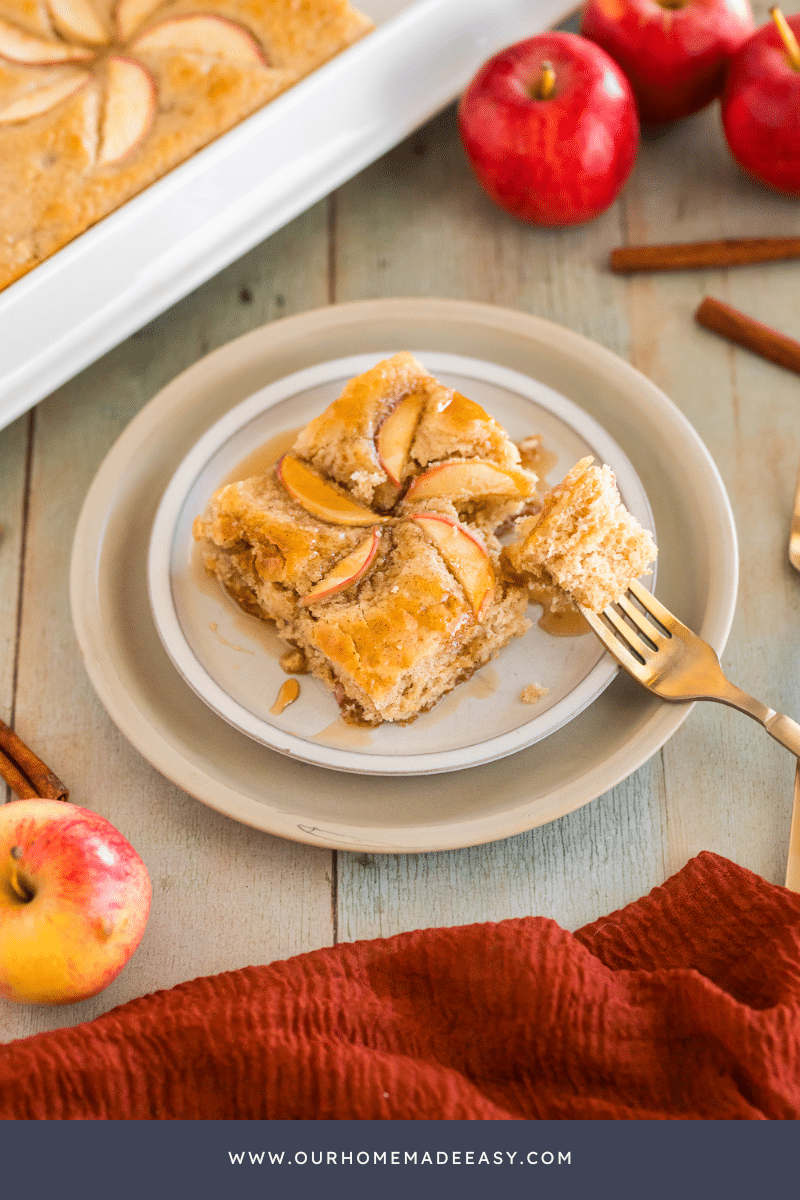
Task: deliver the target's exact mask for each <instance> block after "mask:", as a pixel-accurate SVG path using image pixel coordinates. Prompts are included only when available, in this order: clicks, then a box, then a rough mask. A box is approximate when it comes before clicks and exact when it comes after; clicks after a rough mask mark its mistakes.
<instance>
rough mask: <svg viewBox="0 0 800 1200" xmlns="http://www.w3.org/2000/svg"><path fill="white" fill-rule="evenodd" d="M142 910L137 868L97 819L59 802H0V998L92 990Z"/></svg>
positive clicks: (128, 945) (119, 959)
mask: <svg viewBox="0 0 800 1200" xmlns="http://www.w3.org/2000/svg"><path fill="white" fill-rule="evenodd" d="M149 910H150V879H149V876H148V874H147V869H146V867H145V865H144V863H143V862H142V860H141V858H140V857H139V855H138V854H137V853H136V851H135V850H134V849H133V847H132V846H131V845H130V844H129V843H128V842H127V841H126V840H125V838H124V837H123V836H122V834H121V833H119V832H118V831H117V830H116V829H115V828H114V826H113V825H111V824H110V823H109V822H108V821H106V819H105V818H104V817H100V816H98V815H97V813H93V812H89V811H88V810H87V809H85V808H78V807H77V806H76V805H74V804H66V803H64V802H63V801H60V800H16V801H12V802H11V803H9V804H5V805H3V806H2V807H0V996H3V997H4V998H5V999H7V1000H17V1001H21V1002H23V1003H27V1004H70V1003H72V1002H73V1001H76V1000H85V999H86V998H87V997H88V996H94V995H96V994H97V992H101V991H102V990H103V988H104V987H107V985H108V984H109V983H111V981H112V980H113V979H115V978H116V976H117V975H118V974H119V972H120V971H121V970H122V968H123V967H124V966H125V963H126V962H127V961H128V959H129V958H130V957H131V955H132V954H133V952H134V950H135V949H136V947H137V946H138V944H139V942H140V940H141V937H142V934H143V933H144V927H145V924H146V923H147V915H148V912H149Z"/></svg>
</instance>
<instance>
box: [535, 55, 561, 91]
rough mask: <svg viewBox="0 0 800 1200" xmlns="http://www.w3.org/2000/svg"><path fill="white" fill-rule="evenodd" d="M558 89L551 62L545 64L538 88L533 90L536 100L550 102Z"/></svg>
mask: <svg viewBox="0 0 800 1200" xmlns="http://www.w3.org/2000/svg"><path fill="white" fill-rule="evenodd" d="M555 88H556V73H555V69H554V67H553V64H552V63H551V62H543V63H542V70H541V74H540V76H539V79H538V81H537V83H536V87H535V88H534V89H533V97H534V99H535V100H549V99H550V97H551V96H552V94H553V92H554V91H555Z"/></svg>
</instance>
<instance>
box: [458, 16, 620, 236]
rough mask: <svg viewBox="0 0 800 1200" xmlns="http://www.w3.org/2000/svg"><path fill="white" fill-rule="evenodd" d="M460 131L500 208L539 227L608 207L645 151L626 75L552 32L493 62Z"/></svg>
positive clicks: (465, 101) (582, 43)
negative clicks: (640, 147) (640, 151)
mask: <svg viewBox="0 0 800 1200" xmlns="http://www.w3.org/2000/svg"><path fill="white" fill-rule="evenodd" d="M458 124H459V129H460V132H461V140H462V142H463V144H464V149H465V150H466V153H467V157H468V159H469V161H470V164H471V165H472V169H473V170H474V172H475V174H476V175H477V177H478V181H479V182H480V183H481V185H482V186H483V187H484V189H485V190H486V191H487V192H488V193H489V195H490V196H491V197H492V199H493V200H495V201H497V203H498V204H499V205H500V206H501V207H502V208H504V209H506V210H507V211H508V212H510V213H513V215H514V216H516V217H520V218H521V219H522V220H523V221H531V222H533V223H534V224H539V225H575V224H578V223H579V222H581V221H589V220H591V219H592V217H596V216H598V214H599V213H601V212H603V211H604V209H606V208H608V206H609V205H610V204H612V203H613V201H614V200H615V199H616V197H617V196H618V195H619V192H620V191H621V189H622V186H623V184H624V183H625V180H626V179H627V178H628V175H629V174H630V171H631V168H632V167H633V163H634V159H635V158H636V150H637V146H638V144H639V123H638V120H637V118H636V106H635V104H634V100H633V95H632V93H631V90H630V87H629V85H628V82H627V80H626V79H625V76H624V75H623V74H622V72H621V71H620V69H619V67H617V65H616V63H614V62H613V61H612V60H611V59H610V58H609V57H608V55H607V54H606V53H605V51H604V50H601V49H600V47H599V46H596V45H595V44H594V43H593V42H588V41H587V40H586V39H585V38H581V37H578V35H577V34H574V33H543V34H540V35H539V36H538V37H533V38H528V39H527V40H526V41H523V42H517V44H516V45H514V46H509V47H508V49H506V50H502V51H501V52H500V53H499V54H497V55H495V57H494V58H491V59H490V60H489V61H488V62H487V63H485V64H484V66H483V67H481V69H480V71H478V74H477V75H476V76H475V78H474V79H473V80H472V82H471V83H470V85H469V87H468V88H467V90H466V92H465V93H464V96H463V98H462V100H461V104H460V106H459V111H458Z"/></svg>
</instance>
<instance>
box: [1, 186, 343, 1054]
mask: <svg viewBox="0 0 800 1200" xmlns="http://www.w3.org/2000/svg"><path fill="white" fill-rule="evenodd" d="M326 239H327V206H326V205H324V204H323V205H320V206H318V207H317V209H315V210H312V211H311V212H310V213H307V214H305V216H303V217H301V218H299V219H298V221H296V222H294V223H293V225H291V226H289V227H288V228H287V229H285V230H283V231H282V232H281V233H280V234H278V235H276V236H275V237H274V238H271V239H270V241H269V243H267V244H266V245H265V246H263V247H259V248H258V249H257V250H255V251H253V252H252V254H250V255H248V256H247V257H246V258H245V259H243V260H242V261H241V262H239V263H235V264H234V265H233V266H232V267H230V268H229V269H228V270H227V271H225V272H223V273H222V274H221V275H220V276H218V277H217V278H215V279H214V280H212V281H211V282H210V283H209V284H208V285H207V288H206V289H201V291H200V292H196V293H194V294H193V295H192V296H189V297H187V299H186V300H184V301H183V302H182V303H181V304H179V305H177V306H176V307H175V308H174V309H172V310H170V311H169V312H168V313H166V314H164V316H163V317H161V318H159V320H158V321H155V322H153V323H152V324H151V325H149V326H148V327H146V328H145V329H144V330H142V331H140V333H139V334H137V335H136V336H135V337H133V338H130V339H128V341H126V342H124V343H123V344H122V345H121V346H119V347H117V349H115V350H114V351H112V352H111V353H110V354H107V355H106V356H105V357H104V358H102V359H100V360H99V361H98V362H97V363H95V364H94V365H93V366H91V367H89V368H88V369H87V370H86V371H84V372H83V373H82V374H81V375H80V376H78V377H77V378H76V379H74V380H72V381H71V382H70V383H69V384H67V385H65V386H64V387H62V388H60V389H59V391H58V392H57V393H55V394H54V395H53V396H52V397H50V398H49V399H48V400H47V401H45V402H43V403H42V404H41V405H39V407H38V409H37V411H36V426H35V428H36V436H35V441H34V450H33V457H32V464H31V488H30V510H29V513H28V526H27V531H26V544H27V554H26V558H25V579H24V589H23V620H22V627H21V634H20V642H19V671H18V676H19V677H18V685H17V695H16V725H17V728H18V729H19V731H20V734H21V735H22V736H23V737H25V738H26V739H28V740H29V741H30V742H31V743H32V744H34V745H35V746H36V748H37V749H38V750H39V751H40V752H41V753H42V755H43V756H45V757H46V756H47V755H50V757H51V759H52V762H53V764H56V763H57V764H58V765H57V767H56V766H55V765H54V767H53V769H54V770H59V771H61V772H63V777H64V779H65V781H66V782H67V783H68V784H69V786H70V787H71V789H72V797H71V798H72V800H73V801H74V803H76V804H80V805H84V806H86V807H87V808H91V809H93V810H95V811H97V812H100V813H102V814H103V816H106V817H107V818H108V819H109V820H110V821H111V822H112V824H114V825H115V826H116V827H117V828H118V829H120V830H121V832H122V833H123V834H124V835H125V836H126V837H127V838H128V839H129V840H130V841H131V842H132V844H133V845H134V846H135V847H136V848H137V850H138V851H139V853H140V854H141V855H142V857H143V859H144V860H145V863H146V864H147V867H148V870H149V872H150V876H151V879H152V883H153V905H152V910H151V916H150V920H149V922H148V926H147V930H146V932H145V936H144V939H143V941H142V944H141V946H140V948H139V950H138V951H137V953H136V956H135V959H134V960H133V962H132V963H131V964H130V965H129V966H128V967H126V969H125V970H124V971H123V972H122V974H121V975H120V976H119V977H118V979H117V980H116V981H115V982H114V983H113V984H112V985H111V986H110V987H109V988H108V989H107V990H106V991H105V992H103V993H102V995H100V996H98V997H96V998H94V999H92V1000H88V1001H85V1002H83V1003H81V1004H76V1005H70V1006H67V1007H64V1008H27V1007H19V1006H16V1005H13V1004H9V1003H7V1002H3V1001H0V1040H3V1041H8V1040H10V1039H12V1038H16V1037H22V1036H25V1035H27V1034H31V1033H37V1032H40V1031H43V1030H46V1029H52V1028H59V1027H62V1026H65V1025H74V1024H77V1023H79V1022H81V1021H85V1020H89V1019H91V1018H92V1017H94V1016H96V1015H98V1014H100V1013H101V1012H106V1011H107V1010H108V1009H110V1008H112V1007H114V1006H115V1005H117V1004H120V1003H122V1002H123V1001H125V1000H128V999H131V998H132V997H134V996H139V995H142V994H144V993H146V992H149V991H153V990H156V989H159V988H164V987H171V986H172V985H173V984H175V983H179V982H182V981H183V980H185V979H189V978H192V977H194V976H196V975H198V974H210V973H215V972H217V971H223V970H230V969H235V968H237V967H240V966H246V965H249V964H251V963H252V964H255V963H266V962H270V961H272V960H273V959H276V958H285V957H287V956H289V955H291V954H296V953H298V952H300V951H303V950H310V949H316V948H317V947H319V946H323V945H329V944H330V943H331V941H332V939H333V919H332V909H331V888H332V880H333V866H332V856H331V854H330V852H329V851H327V850H321V849H316V848H312V847H307V846H302V845H299V844H294V843H290V842H286V841H282V840H280V839H278V838H274V837H270V836H269V835H268V834H263V833H259V832H256V831H254V830H251V829H248V828H246V827H245V826H243V825H238V824H236V823H235V822H233V821H230V820H228V819H227V818H225V817H223V816H220V815H219V814H218V813H215V812H212V811H211V810H210V809H208V808H206V807H205V806H203V805H202V804H198V803H197V802H196V801H195V800H193V799H192V798H191V797H189V796H187V795H186V794H185V793H184V792H182V791H180V790H179V789H178V788H176V787H174V786H173V785H172V784H170V783H169V782H168V781H167V780H166V779H164V778H162V777H161V775H159V774H158V772H156V771H155V770H154V769H153V768H152V767H150V766H149V764H148V763H146V762H145V761H144V760H143V759H142V758H141V757H140V756H139V754H138V753H137V752H136V751H135V750H134V749H133V748H132V747H131V746H130V745H129V743H128V742H127V741H126V739H125V738H124V737H123V736H122V735H121V734H120V733H119V732H118V731H117V729H116V728H115V727H114V726H113V724H112V723H111V721H110V719H109V718H108V716H107V715H106V713H105V711H104V710H103V708H102V706H101V705H100V703H99V701H98V700H97V698H96V696H95V695H94V692H93V690H92V688H91V685H90V683H89V681H88V679H87V677H86V674H85V671H84V669H83V665H82V663H81V658H80V654H79V651H78V647H77V644H76V642H75V638H74V635H73V632H72V625H71V620H70V613H69V598H68V586H67V581H68V575H69V560H70V552H71V547H72V538H73V533H74V529H75V524H76V521H77V518H78V513H79V511H80V507H81V505H82V503H83V498H84V496H85V493H86V491H87V489H88V486H89V484H90V483H91V480H92V478H93V477H94V474H95V472H96V470H97V467H98V466H99V464H100V462H101V461H102V459H103V457H104V455H105V453H106V451H107V450H108V449H109V448H110V446H111V445H112V443H113V442H114V440H115V439H116V437H117V436H118V435H119V433H121V432H122V430H123V429H124V427H125V426H126V425H127V423H128V422H129V421H130V420H131V418H132V417H133V416H134V415H135V414H136V412H138V410H139V408H141V406H142V405H143V404H144V403H146V401H147V400H149V399H150V397H151V396H152V395H154V394H155V392H157V391H158V389H159V388H160V387H162V386H163V384H165V383H166V382H167V381H168V380H169V379H171V378H173V376H174V375H176V374H177V373H178V372H179V371H180V370H182V369H183V368H184V367H186V366H188V365H189V364H190V363H191V362H194V361H195V360H196V359H197V358H199V357H200V356H201V354H203V353H205V352H206V351H207V350H209V349H211V348H213V347H214V346H216V345H218V344H220V343H221V342H224V341H228V340H229V339H230V338H232V337H235V336H237V335H238V334H240V333H243V332H246V331H247V330H248V329H249V328H251V327H252V326H254V325H259V324H261V323H263V321H264V320H267V319H270V317H274V316H275V315H277V314H278V313H282V312H284V311H292V310H298V309H306V308H313V307H316V306H318V305H319V304H324V303H325V302H326V300H327V295H328V272H327V254H326ZM206 292H208V294H206ZM243 292H245V293H246V295H244V296H243ZM18 426H24V422H22V423H18ZM24 432H25V431H24V428H22V427H18V428H16V429H14V428H12V430H11V431H6V433H5V434H4V435H0V438H3V443H0V447H2V448H1V449H0V453H2V455H3V458H2V460H0V461H2V462H3V464H4V466H5V463H6V462H7V463H8V472H6V470H5V469H3V470H0V480H2V484H0V486H1V487H2V489H3V490H2V492H0V495H1V496H2V501H3V504H4V505H6V506H7V508H8V511H9V514H10V516H11V520H10V521H9V535H10V536H9V540H8V542H7V543H4V544H0V555H2V554H3V553H5V555H6V560H5V561H4V560H3V559H2V558H0V561H4V570H5V571H6V575H4V580H5V578H8V580H9V588H8V593H9V594H10V595H11V596H12V598H13V603H6V605H5V607H4V609H3V610H2V619H3V626H1V627H0V629H2V631H3V634H4V635H5V634H6V629H8V634H7V636H5V641H4V643H3V644H4V645H5V642H6V641H7V642H8V643H9V644H10V646H11V647H12V651H6V652H4V658H3V663H4V664H5V658H6V657H8V654H9V653H11V652H13V645H14V641H15V632H14V631H15V627H16V617H15V611H16V592H17V589H16V584H15V579H16V576H15V574H14V572H15V569H16V568H15V564H18V563H19V560H20V554H19V544H20V541H21V533H20V524H21V517H20V513H21V504H20V499H19V492H20V489H21V487H22V483H23V481H24V465H25V437H24ZM15 463H16V467H15ZM15 473H16V477H17V485H16V488H14V487H13V486H12V480H13V478H14V476H15ZM3 596H4V600H5V599H6V590H5V588H4V591H3ZM6 608H7V610H8V611H7V613H6ZM3 670H4V675H3V681H4V686H5V689H6V692H7V691H8V688H9V687H10V670H11V668H10V666H9V667H8V668H6V667H5V665H4V668H3ZM6 676H8V678H9V682H8V683H5V679H6Z"/></svg>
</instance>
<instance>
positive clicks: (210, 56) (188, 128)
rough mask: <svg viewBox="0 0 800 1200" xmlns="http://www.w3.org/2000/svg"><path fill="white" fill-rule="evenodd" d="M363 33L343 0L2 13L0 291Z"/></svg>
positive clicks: (148, 2) (48, 5)
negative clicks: (1, 236) (1, 235)
mask: <svg viewBox="0 0 800 1200" xmlns="http://www.w3.org/2000/svg"><path fill="white" fill-rule="evenodd" d="M370 28H371V24H370V22H369V21H368V20H367V19H366V18H364V17H362V16H360V14H358V13H357V12H355V11H354V10H353V9H351V8H350V7H349V5H348V3H347V0H309V2H308V3H306V4H303V5H302V6H298V5H296V4H295V3H293V0H273V2H272V3H270V4H268V5H265V4H263V3H257V2H256V0H211V2H210V4H208V5H206V4H203V3H202V0H201V3H200V4H194V5H191V6H190V5H188V4H187V3H186V2H185V0H117V2H116V3H112V2H109V0H0V211H2V212H3V226H4V229H3V232H4V239H3V241H4V243H5V245H0V288H2V287H4V286H5V285H6V284H8V283H10V282H11V281H12V280H13V279H15V278H17V277H18V276H19V275H21V274H24V273H25V271H27V270H30V269H31V268H32V267H33V266H35V265H36V263H37V262H39V261H41V259H43V258H45V257H47V256H48V255H49V254H52V253H53V252H54V251H55V250H56V249H58V248H59V247H60V246H62V245H64V244H65V243H66V242H67V241H69V240H71V238H73V237H75V236H76V235H77V234H78V233H80V232H82V231H83V230H84V229H85V228H88V226H89V225H91V224H93V223H94V222H95V221H96V220H98V219H99V218H100V217H102V216H105V215H106V214H107V213H108V212H110V211H112V210H113V209H114V208H116V207H118V206H119V205H120V204H121V203H123V202H124V201H125V200H127V199H128V198H129V197H130V196H132V195H134V194H135V193H136V192H138V191H141V189H142V188H143V187H146V186H147V185H148V184H149V183H152V182H153V181H154V180H155V179H157V178H159V177H160V176H161V175H163V174H164V173H165V172H166V171H168V170H170V169H171V168H172V167H174V166H176V165H177V164H178V163H179V162H181V161H183V160H184V159H185V158H187V157H189V156H190V155H191V154H193V153H194V152H195V151H196V150H198V149H200V147H201V146H203V145H205V144H207V143H208V142H209V141H211V140H212V139H213V138H215V137H217V136H218V135H219V134H220V133H223V132H224V131H225V130H227V129H229V128H231V126H233V125H234V124H236V123H237V122H238V121H240V120H241V119H242V118H243V117H245V116H248V115H249V114H250V113H252V112H254V111H256V110H257V109H258V108H260V107H261V106H262V105H263V104H264V103H266V102H267V101H269V100H271V99H273V98H274V97H275V96H277V95H278V94H279V93H280V92H282V91H284V90H285V89H286V88H287V87H290V86H291V85H292V84H294V83H296V82H297V81H298V80H299V79H301V78H302V77H303V76H304V75H306V74H308V73H309V72H310V71H312V70H313V69H314V68H315V67H317V66H319V65H321V63H323V62H325V61H326V60H327V59H328V58H330V57H332V56H333V55H334V54H336V53H338V52H339V51H340V50H342V49H344V48H345V46H347V45H349V44H350V43H351V42H353V41H355V40H356V39H357V38H358V37H360V36H361V35H362V34H363V33H365V32H367V31H368V30H369V29H370ZM267 169H268V165H267V164H265V171H266V170H267Z"/></svg>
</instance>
